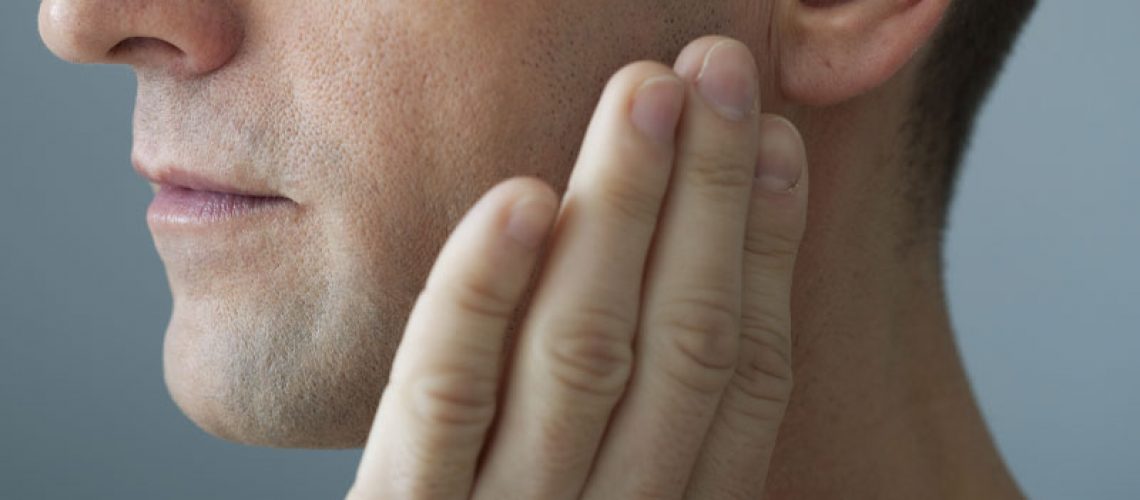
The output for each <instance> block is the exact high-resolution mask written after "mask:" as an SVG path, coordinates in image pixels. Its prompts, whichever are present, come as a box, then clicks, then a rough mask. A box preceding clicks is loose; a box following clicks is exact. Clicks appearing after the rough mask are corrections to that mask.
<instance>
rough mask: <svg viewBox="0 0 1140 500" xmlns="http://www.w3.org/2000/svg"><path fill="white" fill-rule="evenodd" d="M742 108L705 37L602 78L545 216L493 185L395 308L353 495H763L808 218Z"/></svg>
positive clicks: (739, 58) (529, 189) (753, 92)
mask: <svg viewBox="0 0 1140 500" xmlns="http://www.w3.org/2000/svg"><path fill="white" fill-rule="evenodd" d="M759 109H760V106H759V86H758V84H757V70H756V65H755V61H754V58H753V57H752V56H751V55H750V54H749V53H748V51H747V49H746V48H745V47H744V46H743V45H742V44H740V43H739V42H736V41H732V40H728V39H725V38H721V37H706V38H702V39H699V40H697V41H695V42H693V43H692V44H690V45H689V46H688V47H687V48H686V49H685V50H684V51H682V53H681V55H680V56H679V57H678V60H677V62H676V64H675V67H674V68H673V69H670V68H668V67H666V66H664V65H661V64H658V63H653V62H637V63H633V64H631V65H629V66H626V67H625V68H623V69H621V70H620V71H618V72H617V73H616V74H615V75H614V76H613V78H612V79H611V80H610V82H609V83H608V84H607V86H606V88H605V91H604V93H603V95H602V97H601V101H600V103H599V105H598V108H597V111H596V112H595V115H594V117H593V119H592V121H591V123H590V127H589V131H588V132H587V134H586V138H585V141H584V143H583V145H582V149H581V152H580V155H579V158H578V161H577V164H576V165H575V167H574V171H573V174H572V177H571V179H570V182H569V185H568V187H567V192H566V194H565V197H564V198H563V199H562V202H561V205H559V203H558V198H557V195H556V194H555V193H554V192H553V190H552V189H551V188H550V187H549V186H548V185H546V184H545V183H543V182H541V181H538V180H536V179H527V178H516V179H511V180H507V181H505V182H503V183H501V184H499V185H498V186H496V187H495V188H493V189H491V190H490V191H489V192H488V193H487V194H486V195H485V196H484V197H483V198H482V199H481V200H480V201H479V202H478V203H477V204H476V205H475V206H474V207H473V208H472V209H471V211H470V212H468V213H467V215H466V216H465V217H464V219H463V220H462V222H461V223H460V224H459V226H458V227H457V228H456V229H455V232H454V233H452V235H451V236H450V238H449V239H448V241H447V243H446V244H445V245H444V247H443V250H442V251H441V253H440V255H439V258H438V260H437V261H436V263H435V265H434V267H433V268H432V271H431V273H430V275H429V277H428V279H427V284H426V286H425V288H424V289H423V291H422V293H421V294H420V296H419V298H418V300H417V302H416V305H415V307H414V309H413V310H412V313H411V316H410V317H409V321H408V324H407V329H406V331H405V334H404V339H403V341H402V344H401V346H400V349H399V351H398V353H397V355H396V359H395V362H394V364H393V366H392V372H391V375H390V378H389V383H388V386H387V387H386V388H385V390H384V394H383V397H382V399H381V402H380V407H379V410H378V412H377V414H376V419H375V421H374V423H373V427H372V430H371V434H370V435H369V439H368V443H367V446H366V448H365V450H364V455H363V458H362V461H361V464H360V469H359V470H358V472H357V476H356V482H355V484H354V485H353V487H352V490H351V491H350V492H349V494H348V498H350V499H355V500H361V499H374V498H375V499H380V498H383V499H412V498H416V499H421V498H422V499H461V498H463V499H466V498H475V499H479V500H483V499H488V500H499V499H515V498H520V499H522V498H525V499H551V500H554V499H572V498H586V499H597V500H612V499H634V498H654V499H658V498H694V499H701V500H704V499H745V498H759V497H760V495H762V493H763V489H764V483H765V481H766V472H767V469H768V462H769V459H770V456H771V453H772V449H773V447H774V445H775V441H776V435H777V432H778V429H779V425H780V422H781V420H782V419H783V414H784V409H785V407H786V405H787V401H788V397H789V395H790V393H791V389H792V371H791V364H790V355H791V338H790V334H791V319H790V311H789V309H790V308H789V302H790V288H791V282H792V271H793V268H794V266H795V257H796V252H797V249H798V247H799V242H800V238H801V235H802V233H803V227H804V223H805V213H806V206H807V176H806V160H805V153H804V148H803V143H802V140H801V139H800V136H799V134H798V133H797V132H796V130H795V128H794V127H793V126H792V125H791V123H789V122H788V121H787V120H784V119H782V118H778V117H775V116H772V115H761V114H760V112H759ZM757 165H759V170H757ZM757 172H759V173H760V176H759V177H754V173H757ZM789 186H790V187H789ZM552 226H553V229H552ZM548 233H550V235H549V237H548V236H547V235H548ZM544 244H549V254H548V255H547V257H546V259H545V260H544V261H543V265H542V268H541V269H540V270H539V274H538V281H537V284H536V285H535V286H536V288H535V293H534V297H533V299H532V300H531V301H530V303H529V306H528V307H527V308H526V310H525V317H524V320H523V322H522V323H521V328H520V330H519V331H520V333H519V338H518V343H517V345H516V346H515V349H514V350H513V352H512V353H511V355H510V356H503V355H502V353H501V350H502V346H503V344H504V339H505V336H506V332H507V329H508V325H509V324H510V321H511V319H512V318H513V317H514V315H515V310H516V307H518V306H519V302H520V301H521V300H522V297H523V296H524V293H525V291H526V289H527V285H528V280H529V278H530V277H531V276H532V273H533V272H534V270H535V267H536V266H537V265H538V261H539V258H538V256H539V254H540V249H541V248H542V247H543V245H544ZM500 360H505V361H507V362H508V363H509V366H501V361H500ZM500 388H501V389H502V391H500ZM493 424H494V428H492V425H493ZM492 431H494V432H492Z"/></svg>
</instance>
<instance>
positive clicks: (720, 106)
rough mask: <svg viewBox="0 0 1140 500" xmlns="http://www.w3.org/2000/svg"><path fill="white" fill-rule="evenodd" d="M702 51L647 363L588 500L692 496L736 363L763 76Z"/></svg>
mask: <svg viewBox="0 0 1140 500" xmlns="http://www.w3.org/2000/svg"><path fill="white" fill-rule="evenodd" d="M705 43H706V44H707V41H706V42H705ZM702 45H703V44H698V45H697V46H696V47H698V49H694V50H699V47H701V46H702ZM694 50H689V49H686V51H685V52H683V53H682V55H681V57H680V58H679V60H678V63H677V68H678V71H679V73H680V74H681V76H682V77H683V78H685V79H687V80H688V81H689V82H690V85H689V87H688V99H687V101H686V108H685V114H684V116H683V118H682V123H681V131H680V133H679V144H678V153H677V155H678V156H677V160H676V166H675V172H674V178H673V181H672V184H671V187H670V191H669V193H668V195H667V197H666V201H665V205H664V208H663V213H662V216H661V223H660V228H659V229H658V234H657V236H656V239H655V240H654V242H653V251H652V255H651V258H650V262H649V266H648V271H647V278H646V291H645V295H644V299H643V306H642V307H643V309H642V321H641V325H640V331H639V333H638V336H637V343H636V346H637V348H636V351H637V353H638V361H637V364H636V367H635V372H634V374H633V377H632V380H631V382H630V386H629V389H628V393H627V395H626V397H625V398H624V399H623V400H622V403H621V407H620V409H619V410H618V413H617V414H616V416H615V417H614V421H613V423H612V424H611V428H610V431H609V433H608V434H607V439H606V441H605V443H603V447H602V450H601V452H600V455H599V457H598V459H597V464H596V472H595V473H594V474H593V475H592V476H591V478H590V481H589V484H588V485H587V488H586V495H585V498H588V499H599V500H600V499H610V498H662V499H666V498H681V495H682V494H683V493H684V490H685V485H686V483H687V482H688V479H689V475H690V472H691V470H692V468H693V465H694V461H695V460H696V458H697V456H698V454H699V452H700V449H701V444H702V442H703V441H704V436H705V433H706V431H707V430H708V428H709V425H710V423H711V422H712V420H713V416H714V413H715V411H716V408H717V404H718V401H719V400H720V398H721V393H722V392H723V390H724V388H725V386H726V385H727V383H728V381H729V378H730V377H731V376H732V374H733V370H734V368H735V365H736V359H737V345H738V337H739V334H740V322H741V320H740V318H741V302H742V299H741V293H742V275H743V257H744V241H745V229H746V226H747V221H748V211H749V200H750V198H751V196H752V192H753V186H754V182H755V181H754V174H755V172H756V159H757V151H758V148H759V131H758V129H759V125H758V123H759V122H758V119H759V113H758V109H759V85H758V74H757V69H756V64H755V61H754V59H753V57H752V55H751V54H750V52H749V51H748V49H747V48H746V47H745V46H744V45H743V44H741V43H739V42H736V41H733V40H727V39H720V40H718V41H717V42H716V43H714V44H712V46H711V47H709V48H708V49H707V50H706V51H705V52H704V53H699V52H694ZM694 58H697V60H699V61H700V64H694V61H693V59H694Z"/></svg>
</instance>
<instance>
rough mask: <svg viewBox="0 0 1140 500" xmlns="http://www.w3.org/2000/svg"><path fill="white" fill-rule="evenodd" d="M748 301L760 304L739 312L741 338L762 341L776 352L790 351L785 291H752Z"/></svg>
mask: <svg viewBox="0 0 1140 500" xmlns="http://www.w3.org/2000/svg"><path fill="white" fill-rule="evenodd" d="M749 299H750V300H749V302H751V303H753V304H760V305H757V306H753V307H749V308H747V309H745V310H744V312H743V313H742V314H741V324H740V326H741V332H742V333H741V340H742V341H745V340H747V341H751V342H754V343H763V344H764V345H767V346H769V347H770V348H773V349H776V350H777V352H781V353H788V354H790V353H791V339H790V338H789V334H788V333H787V332H791V331H792V319H791V311H790V310H789V308H788V295H787V293H786V292H783V293H781V292H775V291H772V292H768V293H762V292H753V293H752V294H750V296H749ZM781 332H782V334H781Z"/></svg>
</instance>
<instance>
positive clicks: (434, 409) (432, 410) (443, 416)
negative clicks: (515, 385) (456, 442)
mask: <svg viewBox="0 0 1140 500" xmlns="http://www.w3.org/2000/svg"><path fill="white" fill-rule="evenodd" d="M470 372H471V371H470V370H459V369H447V368H444V369H436V370H433V371H430V372H428V373H425V374H423V375H420V376H418V377H416V378H415V379H414V380H412V382H411V383H410V387H409V389H408V390H409V392H410V394H409V397H410V398H411V405H410V406H411V409H412V412H413V414H414V415H415V416H416V417H417V418H418V419H419V420H420V421H421V422H422V423H424V424H426V425H427V426H428V428H450V429H456V430H469V431H473V432H478V433H481V432H482V428H483V427H484V426H486V425H487V424H489V423H490V422H491V419H492V418H493V416H494V414H495V406H496V405H495V392H496V389H497V384H496V382H495V380H493V379H489V378H487V377H485V376H479V375H476V374H473V373H470Z"/></svg>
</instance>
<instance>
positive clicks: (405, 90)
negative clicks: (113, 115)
mask: <svg viewBox="0 0 1140 500" xmlns="http://www.w3.org/2000/svg"><path fill="white" fill-rule="evenodd" d="M121 4H122V5H125V6H126V7H123V9H124V11H125V12H127V13H126V14H125V15H124V14H123V12H117V11H116V10H115V9H108V8H107V7H106V5H104V4H102V2H97V1H73V2H68V1H51V0H48V1H45V2H44V7H43V14H42V18H41V29H42V30H43V32H44V37H45V40H46V41H47V42H48V45H49V46H50V47H52V49H53V50H54V51H55V52H56V53H57V54H60V55H61V56H63V57H65V58H68V59H71V60H77V61H85V62H109V63H123V64H132V65H133V66H134V67H135V69H136V71H137V72H138V78H139V87H138V101H137V106H136V113H135V147H134V150H133V160H134V162H135V163H136V165H139V166H141V168H144V169H170V168H175V169H177V168H181V169H185V170H193V171H198V172H207V173H209V174H208V175H213V176H215V177H218V178H226V179H230V180H235V182H239V183H242V184H243V185H244V186H247V187H249V188H250V189H260V190H265V191H268V192H273V193H278V194H280V195H282V196H286V197H288V198H289V199H291V200H293V201H294V202H295V203H296V204H297V209H296V210H295V211H294V212H292V213H293V217H292V218H291V219H290V220H287V221H281V222H280V223H279V224H275V225H271V226H265V227H260V228H259V230H258V231H255V232H239V231H230V232H224V231H216V232H212V233H209V234H190V233H180V232H177V231H165V232H161V233H158V232H156V238H155V243H156V247H157V248H158V251H159V253H160V255H161V256H162V257H163V260H164V263H165V264H166V269H167V273H168V278H169V281H170V284H171V289H172V293H173V296H174V311H173V314H172V318H171V323H170V326H169V328H168V331H167V336H166V348H165V354H164V356H165V357H164V361H165V362H164V366H165V369H166V381H167V384H168V386H169V388H170V391H171V394H172V396H173V398H174V400H175V401H176V403H177V404H178V405H179V407H180V408H181V409H182V410H183V411H184V412H185V413H186V414H187V416H189V417H190V418H191V419H193V420H194V421H195V422H196V423H197V424H198V425H200V426H201V427H202V428H203V429H205V430H206V431H208V432H210V433H212V434H215V435H217V436H220V437H222V438H225V439H230V440H234V441H239V442H245V443H250V444H255V445H262V446H281V447H351V446H360V445H361V444H362V443H363V442H364V440H365V438H366V436H367V432H368V430H369V425H370V423H371V421H372V417H373V413H374V412H375V409H376V405H377V401H378V399H379V396H380V391H381V389H382V388H383V387H384V385H385V383H386V379H387V374H388V369H389V368H390V365H391V360H392V356H393V355H394V353H395V350H396V348H397V346H398V345H399V340H400V339H399V336H400V332H401V331H402V330H403V326H404V323H405V321H406V319H407V314H408V312H409V311H410V309H411V307H412V304H413V302H414V301H415V299H416V295H417V293H418V292H419V290H420V288H421V286H422V283H423V280H424V278H425V277H426V275H427V272H428V270H429V268H430V266H431V264H432V262H433V261H434V258H435V255H436V253H437V252H438V250H439V247H440V245H441V244H442V242H443V241H444V240H445V239H446V237H447V235H448V234H449V233H450V231H451V229H452V228H453V227H454V225H455V223H456V222H457V221H458V220H459V218H460V217H461V216H462V214H463V213H464V212H465V211H466V210H467V208H468V207H470V206H471V204H472V203H474V201H475V200H476V199H478V198H479V197H480V196H481V195H482V194H483V193H484V192H485V191H486V190H487V189H488V188H490V187H491V186H492V185H494V184H496V183H497V182H498V181H500V180H502V179H504V178H507V177H511V176H515V175H524V174H525V175H534V176H537V177H539V178H541V179H544V180H545V181H547V182H548V183H550V184H551V185H552V186H553V187H554V188H555V190H556V191H558V192H561V191H562V190H563V189H564V187H565V185H566V181H567V179H568V177H569V174H570V167H571V166H572V164H573V162H574V159H575V156H576V154H577V147H578V145H579V143H580V140H581V136H582V134H583V132H584V130H585V127H586V124H587V121H588V119H589V117H590V114H591V112H592V110H593V108H594V106H595V104H596V102H597V97H598V95H599V94H600V92H601V89H602V86H603V84H604V82H605V81H606V79H607V78H608V77H609V75H610V74H612V73H613V71H614V70H616V69H617V68H619V67H622V66H623V65H625V64H627V63H629V62H631V61H634V60H639V59H653V60H659V61H666V62H669V61H672V59H673V58H674V57H675V56H676V54H677V52H678V51H679V50H680V49H681V48H682V47H683V46H684V45H685V44H686V43H687V42H688V41H690V40H692V39H694V38H697V37H699V36H701V35H704V34H707V33H720V34H724V35H726V36H731V37H733V38H736V39H737V40H740V41H742V42H743V43H745V44H746V45H748V47H749V48H750V49H751V50H752V52H753V54H755V55H756V57H757V60H758V65H759V67H760V72H761V80H762V88H761V93H762V95H763V99H762V102H763V103H764V106H765V108H766V110H767V111H770V112H776V113H781V114H784V115H786V116H789V117H790V118H791V119H792V120H793V121H795V122H796V123H797V125H798V126H799V127H800V130H801V131H802V132H803V135H804V138H805V141H806V143H807V151H808V157H809V161H810V163H811V169H812V184H813V186H812V191H811V203H810V210H809V219H808V225H807V232H806V235H805V238H804V243H803V245H802V248H801V253H800V257H799V259H798V261H797V270H796V276H795V282H794V283H795V285H794V289H793V293H794V295H793V302H792V304H793V321H794V323H793V325H794V327H793V329H794V331H795V346H794V355H795V360H794V366H795V372H796V389H795V392H794V395H793V397H792V401H791V404H790V406H789V408H788V413H787V417H786V420H785V423H784V425H783V429H782V430H781V434H780V438H779V445H778V447H777V450H776V454H775V457H774V458H773V462H772V470H771V472H770V474H769V494H770V497H771V498H785V497H790V498H820V497H830V496H841V497H855V498H862V497H878V498H925V497H928V496H929V492H930V491H932V490H937V491H943V492H949V493H950V495H949V496H954V497H964V498H1000V497H1005V496H1017V491H1016V486H1015V485H1014V484H1013V482H1012V479H1011V478H1010V477H1009V475H1008V473H1007V472H1006V471H1005V468H1004V465H1003V464H1002V462H1001V459H1000V457H999V456H998V454H997V452H996V450H995V448H994V446H993V444H992V441H991V439H990V437H989V435H988V433H987V431H986V428H985V425H984V422H983V421H982V419H981V416H980V414H979V412H978V410H977V407H976V404H975V403H974V400H973V396H972V395H971V393H970V389H969V385H968V383H967V380H966V377H965V374H964V372H963V369H962V367H961V363H960V361H959V359H958V354H957V352H956V348H955V346H954V343H953V334H952V328H951V325H950V321H949V317H948V314H947V310H946V303H945V297H944V295H943V286H942V279H941V272H942V268H941V253H940V247H939V241H938V238H937V230H935V229H933V228H926V227H920V226H916V222H915V221H916V220H917V218H916V217H915V215H914V213H913V210H914V206H913V203H912V202H911V201H910V197H912V196H914V194H913V193H914V185H913V183H912V180H911V176H910V175H909V173H910V170H908V169H912V168H914V165H911V164H910V162H909V161H908V158H907V157H906V156H905V155H904V152H905V151H906V148H905V146H906V144H905V143H906V141H907V137H906V135H905V134H904V133H903V127H904V126H905V124H906V123H907V118H908V116H909V115H908V112H909V105H910V103H909V97H910V96H911V95H912V93H913V85H914V81H915V80H916V78H915V75H916V71H917V67H918V64H917V62H918V61H920V60H921V58H922V57H923V55H924V52H922V51H919V52H918V53H917V54H915V56H914V58H913V59H912V60H911V61H910V62H908V63H906V64H905V65H904V66H903V67H902V68H901V70H900V71H898V72H897V73H894V74H893V76H890V78H889V79H886V80H885V81H883V82H881V83H880V84H877V85H875V86H873V87H871V88H870V89H869V90H866V91H861V92H859V93H858V94H857V95H853V96H852V97H851V98H849V99H843V100H842V101H841V102H829V103H827V105H820V103H813V104H815V105H807V104H805V103H804V102H800V101H802V100H803V99H798V97H799V96H796V97H797V98H792V97H789V96H788V95H785V92H784V90H785V89H784V87H783V86H782V85H781V82H780V80H779V78H780V71H781V68H783V66H781V61H780V54H782V52H781V51H780V50H779V49H780V47H779V46H778V44H779V43H781V41H782V40H784V38H782V36H783V35H784V33H781V32H780V31H779V30H778V27H779V26H782V25H781V24H780V23H778V22H777V21H778V19H776V17H775V13H776V12H777V11H776V10H775V6H776V5H777V3H776V1H744V0H715V1H710V2H694V1H689V0H667V1H658V0H628V1H621V2H617V1H611V0H581V1H575V2H560V1H555V0H521V1H512V2H472V1H470V0H442V1H437V2H432V3H430V5H428V4H426V3H425V2H422V1H416V0H391V1H383V2H377V1H366V0H351V1H342V2H331V3H330V2H311V1H307V0H275V1H262V2H257V1H253V0H247V1H234V2H216V3H213V4H210V3H208V2H185V3H179V2H176V1H173V0H172V1H167V2H149V3H148V2H143V1H142V0H130V1H125V2H121ZM221 5H225V7H221ZM80 19H81V20H83V21H82V22H80V21H77V20H80ZM186 19H193V20H195V22H186V21H185V20H186ZM131 39H135V40H139V39H143V40H144V41H141V42H139V41H135V42H131V43H122V42H123V41H124V40H131ZM147 39H149V40H151V41H146V40H147ZM156 39H157V40H162V42H157V41H156ZM153 224H154V221H152V225H153ZM441 348H446V346H441Z"/></svg>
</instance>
